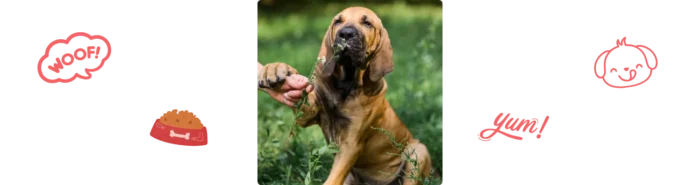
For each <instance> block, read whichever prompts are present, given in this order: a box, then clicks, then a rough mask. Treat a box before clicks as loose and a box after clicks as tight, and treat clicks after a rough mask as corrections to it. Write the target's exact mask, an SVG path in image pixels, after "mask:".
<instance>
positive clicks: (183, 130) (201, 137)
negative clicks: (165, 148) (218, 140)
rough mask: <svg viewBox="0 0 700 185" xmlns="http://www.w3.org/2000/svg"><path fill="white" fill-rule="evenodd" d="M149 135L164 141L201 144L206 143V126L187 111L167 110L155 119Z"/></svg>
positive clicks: (191, 144)
mask: <svg viewBox="0 0 700 185" xmlns="http://www.w3.org/2000/svg"><path fill="white" fill-rule="evenodd" d="M151 137H153V138H156V139H158V140H161V141H163V142H166V143H171V144H176V145H185V146H203V145H207V143H208V139H207V127H205V126H204V125H203V124H202V122H201V120H199V118H198V117H197V116H195V115H194V114H193V113H192V112H189V111H186V110H185V111H178V110H177V109H174V110H172V111H168V112H166V113H165V114H163V116H161V117H160V119H157V120H156V122H155V123H154V124H153V128H151Z"/></svg>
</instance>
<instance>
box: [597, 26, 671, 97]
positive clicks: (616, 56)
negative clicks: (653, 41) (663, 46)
mask: <svg viewBox="0 0 700 185" xmlns="http://www.w3.org/2000/svg"><path fill="white" fill-rule="evenodd" d="M626 39H627V37H625V38H622V40H617V46H615V47H614V48H612V49H610V50H607V51H604V52H603V53H601V54H600V55H599V56H598V59H596V61H595V66H594V68H595V75H596V76H597V77H598V78H602V79H603V81H604V82H605V84H608V86H610V87H614V88H626V87H634V86H637V85H639V84H642V83H644V82H646V81H647V80H649V78H650V77H651V72H652V71H653V70H654V69H656V67H657V64H658V60H657V58H656V54H655V53H654V51H652V50H651V49H649V47H646V46H643V45H632V44H627V41H626Z"/></svg>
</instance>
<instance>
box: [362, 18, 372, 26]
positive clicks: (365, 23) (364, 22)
mask: <svg viewBox="0 0 700 185" xmlns="http://www.w3.org/2000/svg"><path fill="white" fill-rule="evenodd" d="M362 25H365V26H367V27H372V23H371V22H369V21H366V20H365V21H362Z"/></svg>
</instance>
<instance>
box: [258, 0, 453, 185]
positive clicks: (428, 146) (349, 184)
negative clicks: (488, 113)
mask: <svg viewBox="0 0 700 185" xmlns="http://www.w3.org/2000/svg"><path fill="white" fill-rule="evenodd" d="M258 61H259V67H258V89H259V93H258V182H259V183H260V184H324V185H341V184H345V185H355V184H358V185H359V184H363V185H364V184H372V185H375V184H376V185H389V184H441V179H442V177H441V173H442V4H441V2H440V1H415V2H414V1H411V2H405V1H382V3H364V2H359V1H358V2H352V3H348V2H347V1H338V2H334V1H323V2H316V3H309V2H307V1H299V2H290V1H279V0H261V1H259V3H258ZM300 79H301V80H300ZM307 82H308V83H307ZM295 83H299V84H301V85H299V84H295ZM295 88H297V89H295Z"/></svg>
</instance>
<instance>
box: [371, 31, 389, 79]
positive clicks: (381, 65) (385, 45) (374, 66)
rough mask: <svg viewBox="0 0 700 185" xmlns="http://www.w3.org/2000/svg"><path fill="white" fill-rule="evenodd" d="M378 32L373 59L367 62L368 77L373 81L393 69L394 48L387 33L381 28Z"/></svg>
mask: <svg viewBox="0 0 700 185" xmlns="http://www.w3.org/2000/svg"><path fill="white" fill-rule="evenodd" d="M379 34H380V35H379V37H380V39H379V46H378V48H377V51H375V52H376V54H375V56H374V59H372V61H370V63H369V79H370V80H372V81H373V82H376V81H378V80H379V79H381V78H382V77H384V76H385V75H387V74H389V73H390V72H391V71H393V70H394V48H392V47H391V41H390V40H389V33H388V32H387V31H386V29H385V28H382V30H381V32H379Z"/></svg>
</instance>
